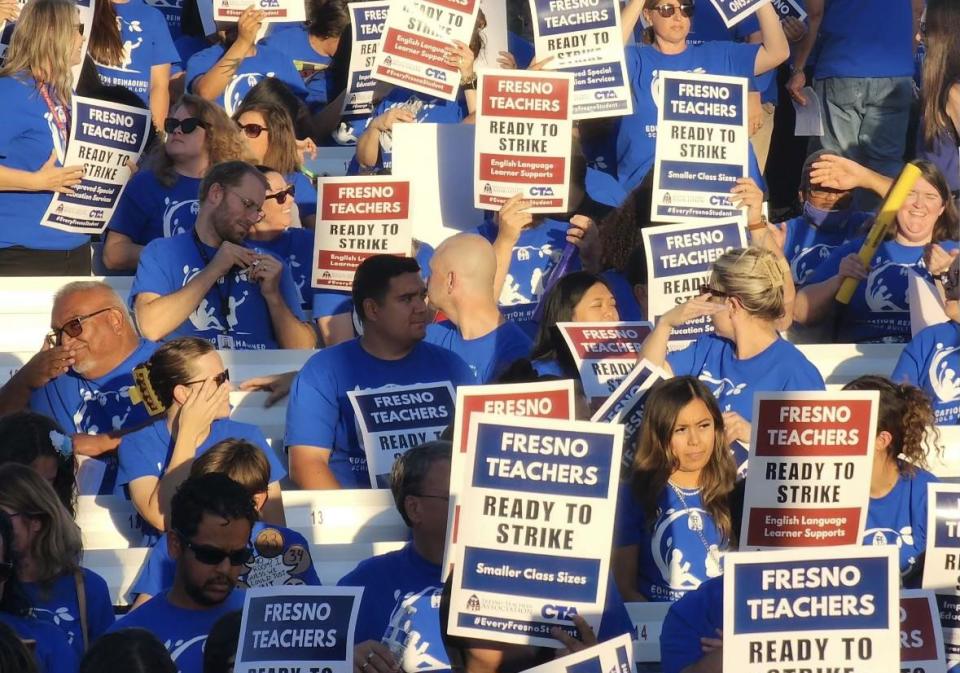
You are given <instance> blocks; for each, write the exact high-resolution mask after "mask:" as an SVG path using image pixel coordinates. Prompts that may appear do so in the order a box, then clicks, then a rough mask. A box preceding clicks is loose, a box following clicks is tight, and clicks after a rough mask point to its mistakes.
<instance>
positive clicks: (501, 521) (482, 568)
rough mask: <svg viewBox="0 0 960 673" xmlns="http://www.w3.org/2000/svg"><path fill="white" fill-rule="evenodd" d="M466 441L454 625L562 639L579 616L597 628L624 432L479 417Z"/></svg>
mask: <svg viewBox="0 0 960 673" xmlns="http://www.w3.org/2000/svg"><path fill="white" fill-rule="evenodd" d="M468 437H469V439H468V441H467V455H466V460H465V461H464V473H463V475H462V476H463V482H462V490H461V492H460V495H459V496H458V506H459V508H460V519H459V520H456V519H455V520H454V527H453V532H452V536H451V540H452V542H453V543H454V545H455V546H454V551H453V556H452V560H453V571H452V573H451V578H452V584H451V593H450V619H449V621H448V623H447V631H448V633H450V634H452V635H457V636H466V637H475V638H488V639H489V638H491V637H495V639H496V640H497V641H499V642H507V643H519V644H530V645H543V646H547V647H556V646H557V641H556V640H555V639H554V638H552V637H551V636H550V629H551V628H552V627H554V626H556V627H559V628H561V629H564V630H565V631H567V632H568V633H571V634H576V627H575V626H574V625H573V622H572V621H571V616H572V615H574V614H579V615H580V616H582V617H583V618H584V619H585V620H586V621H587V623H588V624H590V625H591V627H593V628H594V629H597V628H599V624H600V616H601V614H602V612H603V609H604V603H605V599H606V590H607V578H608V576H609V566H610V547H611V541H612V536H613V520H614V516H615V512H616V496H617V487H618V485H619V478H618V467H619V464H620V447H621V446H622V443H623V428H622V427H621V426H619V425H610V424H607V423H590V422H586V421H566V422H558V421H556V420H552V419H544V418H521V417H511V416H503V415H501V414H482V413H478V414H472V415H471V417H470V430H469V434H468ZM461 522H464V523H463V525H459V524H460V523H461ZM466 522H469V523H466Z"/></svg>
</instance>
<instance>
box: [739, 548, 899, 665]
mask: <svg viewBox="0 0 960 673" xmlns="http://www.w3.org/2000/svg"><path fill="white" fill-rule="evenodd" d="M897 562H898V560H897V550H896V548H895V547H892V546H888V547H842V548H834V549H830V548H824V549H791V550H782V551H764V552H748V553H744V552H734V553H729V554H727V555H726V558H725V559H724V566H725V568H724V573H723V594H724V601H723V670H724V671H736V673H772V672H773V671H782V672H783V673H786V671H811V672H812V671H821V672H826V671H842V672H843V673H900V638H899V632H900V619H899V593H898V590H899V585H900V573H899V571H898V569H897ZM838 667H839V668H838Z"/></svg>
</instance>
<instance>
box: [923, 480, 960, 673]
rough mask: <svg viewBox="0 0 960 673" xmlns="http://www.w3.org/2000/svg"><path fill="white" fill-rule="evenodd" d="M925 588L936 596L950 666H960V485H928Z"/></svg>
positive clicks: (924, 566) (953, 667)
mask: <svg viewBox="0 0 960 673" xmlns="http://www.w3.org/2000/svg"><path fill="white" fill-rule="evenodd" d="M923 588H924V589H932V590H933V591H934V592H935V593H936V596H937V607H938V608H939V612H940V625H941V627H942V629H943V641H944V650H945V651H946V658H947V666H948V668H949V669H950V670H951V671H952V670H954V669H955V667H958V666H960V484H943V483H930V484H927V550H926V558H925V560H924V564H923Z"/></svg>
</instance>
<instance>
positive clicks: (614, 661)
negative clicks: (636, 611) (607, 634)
mask: <svg viewBox="0 0 960 673" xmlns="http://www.w3.org/2000/svg"><path fill="white" fill-rule="evenodd" d="M524 673H633V641H632V640H631V639H630V634H629V633H624V634H623V635H620V636H617V637H616V638H611V639H610V640H606V641H604V642H602V643H600V644H599V645H594V646H593V647H588V648H586V649H585V650H580V651H579V652H574V653H573V654H568V655H566V656H564V657H557V658H556V659H554V660H553V661H550V662H548V663H546V664H541V665H540V666H535V667H534V668H528V669H527V670H526V671H524Z"/></svg>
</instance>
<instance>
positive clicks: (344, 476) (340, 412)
mask: <svg viewBox="0 0 960 673" xmlns="http://www.w3.org/2000/svg"><path fill="white" fill-rule="evenodd" d="M442 381H449V382H450V383H451V384H453V387H454V388H456V387H457V386H459V385H462V384H472V383H473V382H474V379H473V374H472V373H471V372H470V368H469V367H467V365H466V363H464V361H463V360H461V359H460V358H459V357H458V356H457V355H454V354H453V353H451V352H450V351H448V350H446V349H444V348H440V347H439V346H434V345H433V344H428V343H423V342H422V341H421V342H419V343H418V344H417V345H416V346H414V348H413V350H412V351H410V353H408V354H407V355H406V356H404V357H402V358H400V359H399V360H381V359H380V358H376V357H374V356H372V355H370V354H369V353H367V351H365V350H364V349H363V346H361V345H360V339H353V340H351V341H346V342H344V343H341V344H337V345H336V346H332V347H330V348H325V349H323V350H321V351H320V352H319V353H316V354H315V355H313V356H312V357H311V358H310V359H309V360H307V363H306V364H305V365H304V366H303V369H301V370H300V373H299V374H298V375H297V378H296V379H295V380H294V382H293V387H292V388H291V390H290V403H289V404H288V405H287V434H286V438H285V439H284V444H285V445H286V446H288V447H289V446H296V445H304V446H316V447H320V448H324V449H330V460H329V465H330V470H331V471H332V472H333V475H334V476H335V477H336V478H337V481H338V482H340V486H341V487H343V488H369V485H370V477H369V475H368V473H367V459H366V455H365V454H364V451H363V447H362V446H361V444H360V440H359V438H358V437H357V423H356V416H355V414H354V410H353V405H352V404H350V399H349V398H348V397H347V392H348V391H351V390H369V389H372V388H381V387H383V386H385V385H387V384H393V385H397V386H403V385H412V384H414V383H436V382H442Z"/></svg>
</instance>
